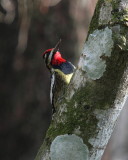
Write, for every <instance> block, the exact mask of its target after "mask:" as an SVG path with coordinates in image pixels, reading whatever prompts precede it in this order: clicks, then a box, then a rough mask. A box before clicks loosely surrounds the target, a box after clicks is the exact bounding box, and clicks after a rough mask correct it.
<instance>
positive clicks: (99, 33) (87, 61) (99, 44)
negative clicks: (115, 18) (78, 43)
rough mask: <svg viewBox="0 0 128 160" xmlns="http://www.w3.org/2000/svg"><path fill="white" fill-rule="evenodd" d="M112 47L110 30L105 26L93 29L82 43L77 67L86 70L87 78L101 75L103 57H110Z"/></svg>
mask: <svg viewBox="0 0 128 160" xmlns="http://www.w3.org/2000/svg"><path fill="white" fill-rule="evenodd" d="M112 47H113V40H112V30H111V29H109V28H108V27H106V28H105V29H102V30H95V31H94V32H93V33H92V34H90V35H89V37H88V41H87V42H86V43H85V45H84V49H83V53H82V56H81V59H80V61H79V64H78V67H79V68H81V69H82V70H83V71H86V75H87V77H88V78H89V79H92V80H96V79H99V78H101V77H102V76H103V73H104V72H105V69H106V61H105V60H104V58H103V57H110V56H111V51H112Z"/></svg>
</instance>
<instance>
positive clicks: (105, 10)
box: [99, 1, 112, 25]
mask: <svg viewBox="0 0 128 160" xmlns="http://www.w3.org/2000/svg"><path fill="white" fill-rule="evenodd" d="M111 12H112V4H111V3H110V2H109V1H105V4H104V3H103V4H102V7H101V9H100V15H99V25H105V24H108V23H109V22H110V21H111V18H112V15H111Z"/></svg>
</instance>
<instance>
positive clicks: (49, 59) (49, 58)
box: [48, 49, 54, 64]
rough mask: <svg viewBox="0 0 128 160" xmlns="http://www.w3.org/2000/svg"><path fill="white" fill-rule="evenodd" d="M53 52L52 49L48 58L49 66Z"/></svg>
mask: <svg viewBox="0 0 128 160" xmlns="http://www.w3.org/2000/svg"><path fill="white" fill-rule="evenodd" d="M53 51H54V49H52V50H51V52H50V54H49V57H48V63H49V64H50V62H51V60H52V55H53Z"/></svg>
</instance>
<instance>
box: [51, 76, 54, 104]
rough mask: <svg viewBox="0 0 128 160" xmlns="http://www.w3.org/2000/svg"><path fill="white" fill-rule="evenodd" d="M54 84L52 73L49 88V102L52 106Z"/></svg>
mask: <svg viewBox="0 0 128 160" xmlns="http://www.w3.org/2000/svg"><path fill="white" fill-rule="evenodd" d="M54 83H55V74H54V73H52V75H51V88H50V101H51V104H52V101H53V88H54Z"/></svg>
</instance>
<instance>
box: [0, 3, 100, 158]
mask: <svg viewBox="0 0 128 160" xmlns="http://www.w3.org/2000/svg"><path fill="white" fill-rule="evenodd" d="M96 1H97V0H79V1H78V0H0V159H1V160H32V159H34V157H35V155H36V153H37V151H38V149H39V147H40V145H41V143H42V142H43V138H44V136H45V133H46V130H47V128H48V126H49V124H50V120H51V105H50V102H49V84H50V75H49V72H48V70H47V69H46V67H45V64H44V62H43V60H42V57H41V54H42V52H44V50H46V49H49V48H53V47H54V46H55V44H56V42H57V41H58V40H59V38H61V39H62V43H61V48H60V50H61V52H62V53H63V55H64V57H65V58H66V59H68V60H69V61H71V62H72V63H74V64H75V65H76V64H77V62H78V59H79V55H80V51H81V50H82V46H83V43H84V41H85V38H86V35H87V31H88V26H89V23H90V20H91V17H92V15H93V11H94V8H95V4H96Z"/></svg>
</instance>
